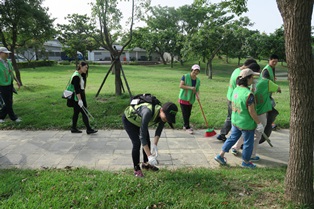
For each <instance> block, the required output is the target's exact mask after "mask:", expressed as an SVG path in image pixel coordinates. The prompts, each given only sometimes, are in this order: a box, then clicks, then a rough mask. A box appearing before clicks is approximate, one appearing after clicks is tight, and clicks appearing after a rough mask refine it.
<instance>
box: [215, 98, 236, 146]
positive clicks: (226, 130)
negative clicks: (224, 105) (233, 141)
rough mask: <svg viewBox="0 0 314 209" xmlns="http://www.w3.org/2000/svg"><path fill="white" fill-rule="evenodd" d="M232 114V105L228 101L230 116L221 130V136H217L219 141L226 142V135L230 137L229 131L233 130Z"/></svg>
mask: <svg viewBox="0 0 314 209" xmlns="http://www.w3.org/2000/svg"><path fill="white" fill-rule="evenodd" d="M231 114H232V103H231V101H228V115H227V118H226V120H225V124H224V126H223V127H222V129H221V130H220V134H219V135H218V136H217V139H219V140H223V141H225V140H226V135H228V133H229V131H230V130H231Z"/></svg>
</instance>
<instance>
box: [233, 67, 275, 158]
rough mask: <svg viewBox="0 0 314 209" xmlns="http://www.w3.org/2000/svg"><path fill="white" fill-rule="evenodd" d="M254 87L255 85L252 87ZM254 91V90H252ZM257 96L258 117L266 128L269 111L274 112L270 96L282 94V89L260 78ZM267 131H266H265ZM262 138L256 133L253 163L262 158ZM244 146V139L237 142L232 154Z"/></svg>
mask: <svg viewBox="0 0 314 209" xmlns="http://www.w3.org/2000/svg"><path fill="white" fill-rule="evenodd" d="M250 69H252V70H253V71H254V72H259V70H258V71H255V70H257V69H255V68H254V66H252V67H251V68H250ZM252 86H253V85H252ZM251 90H252V89H251ZM252 92H253V93H254V96H255V101H256V113H257V116H258V119H259V121H261V123H262V124H263V126H264V127H265V128H266V124H267V114H268V112H269V111H271V110H272V104H271V100H270V94H271V93H274V92H278V93H281V89H280V87H279V86H278V85H277V84H275V83H274V82H272V81H271V80H269V79H266V78H262V77H258V79H257V82H256V84H255V88H254V90H252ZM264 131H265V130H264ZM261 138H262V133H260V132H258V131H255V137H254V147H253V151H252V155H251V159H250V160H251V161H259V160H260V157H259V156H258V155H256V152H257V148H258V144H259V142H260V140H261ZM242 144H243V139H242V137H241V138H240V139H239V140H238V141H237V143H236V144H235V145H234V146H233V147H232V148H231V153H232V154H234V155H237V154H238V150H239V149H240V147H241V145H242Z"/></svg>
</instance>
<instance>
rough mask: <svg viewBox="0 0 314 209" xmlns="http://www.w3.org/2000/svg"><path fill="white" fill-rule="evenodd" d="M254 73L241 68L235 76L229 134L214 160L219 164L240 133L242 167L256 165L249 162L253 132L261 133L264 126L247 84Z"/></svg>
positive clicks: (222, 161)
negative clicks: (235, 82)
mask: <svg viewBox="0 0 314 209" xmlns="http://www.w3.org/2000/svg"><path fill="white" fill-rule="evenodd" d="M255 74H256V73H254V72H253V71H252V70H251V69H248V68H247V69H243V70H242V71H241V72H240V75H239V77H238V78H237V84H238V86H237V87H236V88H235V89H234V90H233V93H232V98H231V102H232V115H231V120H232V121H231V122H232V128H231V135H230V136H229V137H228V139H227V140H226V141H225V143H224V144H223V146H222V150H221V152H220V154H218V155H217V156H216V157H215V160H216V161H217V162H218V163H220V164H221V165H225V164H226V160H225V158H224V155H225V153H226V152H229V150H230V149H231V147H232V146H233V145H234V144H235V143H236V142H237V141H238V139H239V138H240V137H241V135H242V137H243V140H244V144H243V152H242V159H243V162H242V167H247V168H255V167H256V165H254V164H253V163H251V162H250V158H251V155H252V151H253V145H254V132H255V129H256V130H257V131H259V132H261V133H262V132H263V131H264V126H263V124H262V123H261V122H260V121H259V119H258V117H257V113H256V111H255V99H254V94H253V93H252V92H251V90H250V89H249V86H250V85H251V84H252V83H253V75H255ZM256 124H257V126H256Z"/></svg>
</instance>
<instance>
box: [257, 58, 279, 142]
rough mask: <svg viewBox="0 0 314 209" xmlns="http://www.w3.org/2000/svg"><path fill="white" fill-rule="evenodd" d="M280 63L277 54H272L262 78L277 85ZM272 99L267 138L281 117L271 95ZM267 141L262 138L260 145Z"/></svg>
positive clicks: (268, 115)
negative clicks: (278, 64) (277, 70)
mask: <svg viewBox="0 0 314 209" xmlns="http://www.w3.org/2000/svg"><path fill="white" fill-rule="evenodd" d="M278 61H279V57H278V56H277V55H276V54H272V55H270V57H269V59H268V64H267V65H266V66H265V67H264V68H263V70H262V72H261V75H260V77H262V78H265V79H269V80H271V81H272V82H274V83H276V80H277V79H276V65H277V63H278ZM270 99H271V103H272V105H273V108H272V110H271V111H269V112H268V114H267V124H266V126H265V130H264V133H265V134H266V136H268V137H269V136H270V135H271V132H272V129H273V126H274V127H275V126H276V125H275V124H273V123H274V122H275V120H276V117H277V116H278V115H279V112H278V111H277V110H276V109H275V106H276V102H275V100H274V99H273V97H272V94H270ZM265 140H266V139H265V138H264V136H262V138H261V140H260V144H261V143H263V142H264V141H265Z"/></svg>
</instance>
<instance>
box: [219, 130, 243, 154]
mask: <svg viewBox="0 0 314 209" xmlns="http://www.w3.org/2000/svg"><path fill="white" fill-rule="evenodd" d="M240 136H241V131H240V130H239V129H238V128H237V127H235V126H232V128H231V134H230V136H229V137H228V139H227V140H226V141H225V143H224V144H223V145H222V151H224V152H229V150H230V149H231V147H232V146H233V145H234V144H235V143H236V142H237V141H238V139H239V138H240Z"/></svg>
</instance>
